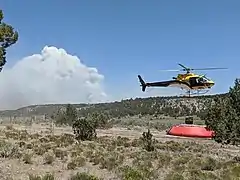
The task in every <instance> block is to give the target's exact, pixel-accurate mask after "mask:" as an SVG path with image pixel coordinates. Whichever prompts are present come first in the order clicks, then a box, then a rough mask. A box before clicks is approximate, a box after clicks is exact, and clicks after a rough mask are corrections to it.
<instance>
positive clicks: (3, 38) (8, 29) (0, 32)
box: [0, 9, 18, 71]
mask: <svg viewBox="0 0 240 180" xmlns="http://www.w3.org/2000/svg"><path fill="white" fill-rule="evenodd" d="M3 18H4V14H3V11H2V10H1V9H0V71H1V70H2V68H3V66H4V65H5V64H6V62H7V61H6V51H7V48H9V47H10V46H12V45H13V44H15V43H16V42H17V41H18V32H17V31H15V30H14V28H13V27H12V26H11V25H9V24H7V23H5V22H3Z"/></svg>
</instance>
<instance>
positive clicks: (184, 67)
mask: <svg viewBox="0 0 240 180" xmlns="http://www.w3.org/2000/svg"><path fill="white" fill-rule="evenodd" d="M178 65H179V66H181V67H182V68H183V69H186V70H187V69H189V68H187V67H186V66H184V65H182V64H180V63H178Z"/></svg>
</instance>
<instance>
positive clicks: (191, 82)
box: [189, 77, 198, 87]
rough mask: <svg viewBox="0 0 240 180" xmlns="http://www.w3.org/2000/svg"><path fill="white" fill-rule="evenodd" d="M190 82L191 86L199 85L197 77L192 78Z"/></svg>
mask: <svg viewBox="0 0 240 180" xmlns="http://www.w3.org/2000/svg"><path fill="white" fill-rule="evenodd" d="M189 83H190V86H192V87H194V86H197V85H198V83H197V78H195V77H192V78H190V79H189Z"/></svg>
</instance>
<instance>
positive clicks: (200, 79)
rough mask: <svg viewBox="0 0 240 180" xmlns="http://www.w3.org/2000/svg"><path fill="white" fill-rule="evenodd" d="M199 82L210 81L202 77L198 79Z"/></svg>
mask: <svg viewBox="0 0 240 180" xmlns="http://www.w3.org/2000/svg"><path fill="white" fill-rule="evenodd" d="M198 81H199V82H207V81H210V80H209V79H208V78H206V77H200V78H199V79H198Z"/></svg>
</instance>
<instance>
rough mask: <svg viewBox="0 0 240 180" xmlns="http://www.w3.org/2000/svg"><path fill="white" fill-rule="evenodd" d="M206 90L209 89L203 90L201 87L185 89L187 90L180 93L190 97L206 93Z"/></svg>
mask: <svg viewBox="0 0 240 180" xmlns="http://www.w3.org/2000/svg"><path fill="white" fill-rule="evenodd" d="M208 92H209V90H203V89H201V90H187V91H185V93H183V94H180V95H181V96H188V97H190V96H192V95H197V96H198V95H203V94H206V93H208Z"/></svg>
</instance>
